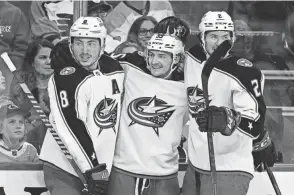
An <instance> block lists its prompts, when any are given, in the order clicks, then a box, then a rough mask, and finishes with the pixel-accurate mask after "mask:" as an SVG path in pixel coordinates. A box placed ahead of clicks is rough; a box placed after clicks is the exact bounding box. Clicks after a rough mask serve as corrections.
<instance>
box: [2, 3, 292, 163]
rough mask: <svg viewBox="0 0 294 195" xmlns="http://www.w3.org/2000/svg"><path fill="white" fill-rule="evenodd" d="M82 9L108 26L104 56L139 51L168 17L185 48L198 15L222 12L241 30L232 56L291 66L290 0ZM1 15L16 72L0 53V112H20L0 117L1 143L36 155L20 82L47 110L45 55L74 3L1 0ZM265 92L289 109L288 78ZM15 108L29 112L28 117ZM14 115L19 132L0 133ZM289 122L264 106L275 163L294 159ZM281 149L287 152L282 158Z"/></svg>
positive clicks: (265, 66)
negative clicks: (175, 21) (185, 34)
mask: <svg viewBox="0 0 294 195" xmlns="http://www.w3.org/2000/svg"><path fill="white" fill-rule="evenodd" d="M87 10H88V16H94V17H100V18H101V19H102V20H103V22H104V24H105V26H106V28H107V31H108V36H107V38H106V48H105V51H106V52H107V53H109V54H110V53H132V52H135V51H141V52H144V50H145V48H146V46H147V42H148V40H149V39H150V38H151V36H152V35H153V29H154V26H155V25H156V24H157V23H158V22H159V21H160V20H162V19H164V18H166V17H168V16H174V15H175V16H177V17H180V18H183V19H185V20H186V21H187V23H188V24H189V25H190V26H191V29H192V32H193V36H192V37H191V38H190V40H189V41H188V42H187V44H186V47H187V49H188V48H189V47H190V46H192V45H194V44H195V42H198V41H199V40H198V37H197V30H198V29H197V27H198V24H199V23H200V19H201V17H202V16H203V15H204V13H206V12H207V11H227V12H228V13H229V14H230V15H231V17H232V18H233V20H234V22H235V26H236V31H237V32H238V33H239V34H241V35H239V36H237V37H238V38H237V41H236V42H235V45H234V47H233V49H232V52H233V53H234V54H235V55H238V56H240V57H241V56H244V57H246V58H247V59H249V60H251V61H252V62H253V63H254V64H255V65H256V66H257V67H258V68H260V69H261V70H272V71H277V72H278V71H288V72H291V71H292V70H294V63H293V62H294V2H291V1H270V2H265V1H260V2H256V1H221V2H218V1H217V2H211V1H187V2H182V1H170V2H169V1H167V0H166V1H163V0H161V1H149V0H141V1H89V2H88V9H87ZM272 10H274V11H272ZM0 15H1V17H0V54H2V53H4V52H7V53H8V55H9V57H10V58H11V60H12V62H13V63H14V65H15V66H16V69H17V71H16V72H15V73H14V74H12V73H11V71H10V70H9V69H8V68H7V66H6V64H5V62H4V61H3V60H2V58H0V106H1V107H0V111H1V112H2V110H4V111H5V112H7V110H8V108H9V107H10V106H9V105H12V104H13V105H14V106H15V107H17V108H16V109H17V110H18V111H15V112H14V115H13V114H11V115H8V114H6V115H3V116H2V115H0V117H1V118H0V120H1V123H0V134H1V137H0V139H1V140H2V141H0V143H1V144H0V146H1V147H2V145H3V147H4V148H5V147H6V148H7V147H8V148H13V149H15V150H19V148H20V147H22V146H23V145H24V143H29V144H30V146H32V147H33V148H35V149H36V151H37V152H39V151H40V148H41V146H42V142H43V139H44V136H45V132H46V128H45V125H44V124H43V123H42V122H41V121H40V119H39V118H38V113H36V111H35V109H34V107H33V105H32V104H31V103H30V101H29V99H28V98H27V97H26V94H25V93H24V92H23V90H22V88H21V86H20V85H19V84H18V83H19V82H24V83H25V84H26V85H27V86H28V88H29V89H30V91H31V92H32V94H33V96H34V97H35V99H36V100H37V102H38V103H39V105H40V106H41V108H42V109H43V111H44V112H45V113H46V114H47V115H49V113H50V107H49V98H48V92H47V84H48V80H49V78H50V76H51V75H52V74H53V69H51V66H50V52H51V50H52V48H53V47H54V45H55V44H56V43H58V42H59V41H60V40H62V39H64V38H66V37H67V35H68V30H69V27H70V26H71V24H72V23H73V1H67V0H64V1H32V2H28V1H26V2H22V1H11V2H8V1H0ZM260 31H262V32H260ZM240 32H244V33H243V35H242V33H240ZM238 33H237V35H238ZM266 78H267V77H266ZM264 97H265V99H266V100H265V101H266V103H267V105H268V106H272V107H274V106H276V107H291V106H294V85H293V81H291V80H288V79H279V80H278V79H270V80H266V82H265V89H264ZM10 101H11V102H12V103H11V102H10ZM1 109H2V110H1ZM20 109H24V110H26V111H28V112H29V113H30V114H29V116H27V114H23V113H21V112H20V111H19V110H20ZM11 113H12V112H11ZM15 115H17V116H22V117H21V118H22V120H23V127H21V128H23V133H20V134H21V136H19V137H18V138H16V136H15V133H9V132H8V133H7V132H6V133H5V131H7V129H8V128H4V127H3V124H5V121H7V120H8V119H9V117H10V118H11V117H15ZM293 124H294V120H293V119H292V121H291V117H289V118H288V119H287V118H286V119H285V117H284V116H283V109H282V108H272V109H268V112H267V118H266V128H267V129H269V130H270V132H271V134H272V135H273V136H272V137H273V140H274V142H275V143H276V149H277V150H278V151H279V154H280V162H283V161H284V162H286V163H290V162H294V156H293V155H292V157H291V155H288V154H287V151H285V148H286V147H285V145H287V143H286V142H287V141H285V140H284V137H285V136H286V137H289V136H290V138H289V139H291V135H292V136H293V137H294V132H292V134H291V133H289V132H291V131H292V130H293V129H292V125H293ZM20 126H21V125H20ZM11 131H13V130H11ZM285 133H287V135H284V134H285ZM290 134H291V135H290ZM5 137H6V138H5ZM19 140H23V141H19ZM293 140H294V139H293ZM2 142H3V143H2ZM7 143H9V144H7ZM16 143H17V144H16ZM288 145H289V147H290V145H291V143H288ZM292 145H293V144H292ZM293 149H294V148H293ZM31 150H32V149H31ZM283 153H286V154H287V155H284V159H283ZM289 153H290V152H289ZM31 155H33V157H31V158H26V159H25V160H26V161H36V158H35V157H34V155H35V153H33V154H31ZM286 156H287V157H286ZM0 162H1V156H0Z"/></svg>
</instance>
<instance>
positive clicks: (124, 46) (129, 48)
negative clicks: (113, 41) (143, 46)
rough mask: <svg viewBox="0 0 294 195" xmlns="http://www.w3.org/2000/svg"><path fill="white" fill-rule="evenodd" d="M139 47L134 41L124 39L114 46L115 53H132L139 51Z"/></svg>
mask: <svg viewBox="0 0 294 195" xmlns="http://www.w3.org/2000/svg"><path fill="white" fill-rule="evenodd" d="M139 50H140V47H139V46H138V45H137V44H136V43H132V42H128V41H125V42H123V43H121V44H120V45H119V46H117V48H115V50H114V52H113V53H115V54H119V53H134V52H135V51H139Z"/></svg>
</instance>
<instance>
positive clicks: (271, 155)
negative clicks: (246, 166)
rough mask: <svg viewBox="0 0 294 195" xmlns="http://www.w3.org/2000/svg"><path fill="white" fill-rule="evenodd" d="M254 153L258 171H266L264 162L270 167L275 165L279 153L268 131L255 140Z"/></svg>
mask: <svg viewBox="0 0 294 195" xmlns="http://www.w3.org/2000/svg"><path fill="white" fill-rule="evenodd" d="M252 155H253V159H254V166H255V169H256V170H257V171H258V172H262V171H264V166H263V163H266V164H267V166H268V167H272V166H274V163H275V161H276V158H277V155H276V150H275V146H274V143H273V142H272V141H271V138H270V137H269V133H268V131H263V132H262V134H261V135H260V136H259V138H258V139H256V140H254V141H253V151H252Z"/></svg>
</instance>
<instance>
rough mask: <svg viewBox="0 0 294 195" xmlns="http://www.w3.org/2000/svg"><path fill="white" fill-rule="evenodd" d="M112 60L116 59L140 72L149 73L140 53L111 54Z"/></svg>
mask: <svg viewBox="0 0 294 195" xmlns="http://www.w3.org/2000/svg"><path fill="white" fill-rule="evenodd" d="M110 56H111V57H112V58H115V59H117V60H118V61H120V62H127V63H129V64H131V65H133V66H135V67H137V68H139V69H141V70H142V71H144V72H146V73H149V72H150V71H149V70H148V69H147V64H146V61H145V58H144V55H143V53H142V52H140V51H138V52H134V53H126V54H111V55H110Z"/></svg>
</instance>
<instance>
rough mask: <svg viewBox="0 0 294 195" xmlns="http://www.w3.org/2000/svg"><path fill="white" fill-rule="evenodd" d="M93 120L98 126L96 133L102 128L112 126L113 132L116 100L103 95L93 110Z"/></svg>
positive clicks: (115, 117) (115, 119)
mask: <svg viewBox="0 0 294 195" xmlns="http://www.w3.org/2000/svg"><path fill="white" fill-rule="evenodd" d="M94 121H95V123H96V125H97V126H98V127H99V128H100V130H99V133H98V135H100V133H101V132H102V131H103V130H104V129H109V128H112V129H113V131H114V133H116V131H115V125H116V121H117V102H116V100H113V99H111V98H107V97H105V98H104V100H102V101H101V102H100V103H99V104H98V105H97V106H96V108H95V110H94Z"/></svg>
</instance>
